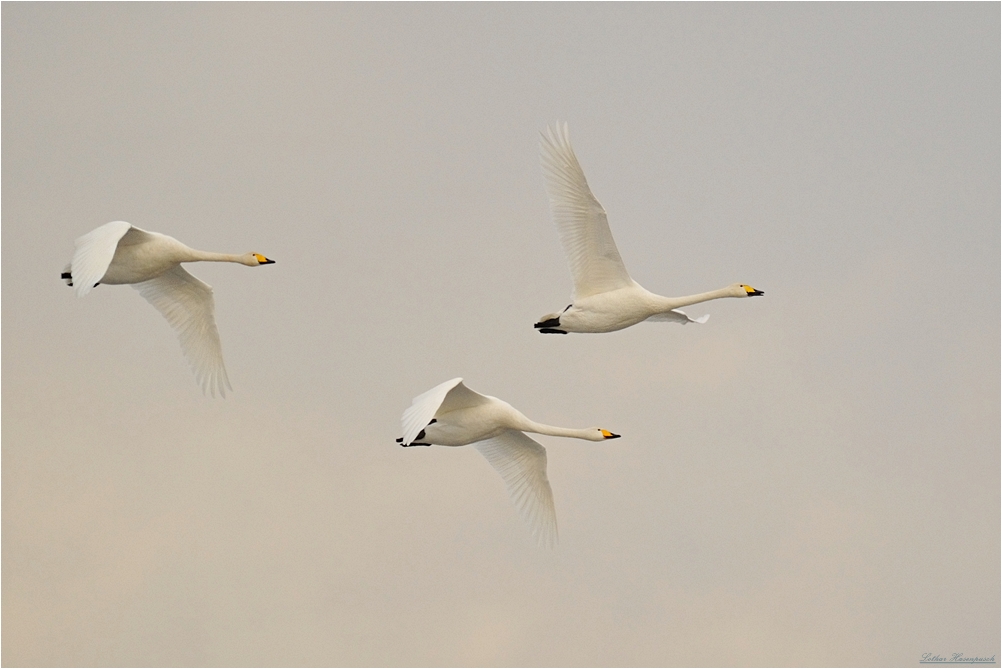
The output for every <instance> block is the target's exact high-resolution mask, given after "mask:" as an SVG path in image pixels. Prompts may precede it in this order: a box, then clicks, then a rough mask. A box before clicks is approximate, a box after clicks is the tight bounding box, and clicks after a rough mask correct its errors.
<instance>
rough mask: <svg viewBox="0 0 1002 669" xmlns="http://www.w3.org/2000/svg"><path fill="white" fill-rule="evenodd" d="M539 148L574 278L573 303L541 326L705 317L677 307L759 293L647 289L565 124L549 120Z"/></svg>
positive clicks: (595, 326) (582, 328) (577, 327)
mask: <svg viewBox="0 0 1002 669" xmlns="http://www.w3.org/2000/svg"><path fill="white" fill-rule="evenodd" d="M539 148H540V151H539V154H540V162H541V163H542V166H543V174H544V176H545V177H546V189H547V191H548V192H549V195H550V210H551V211H552V213H553V220H554V222H555V223H556V224H557V230H558V231H559V233H560V241H561V243H562V244H563V246H564V252H565V253H566V254H567V261H568V263H569V264H570V266H571V275H572V277H573V279H574V294H573V296H572V298H571V300H572V301H571V304H569V305H567V308H566V309H564V310H563V311H561V312H557V313H553V314H547V315H545V316H543V317H541V318H540V319H539V322H538V323H536V324H535V326H534V327H535V328H536V329H537V330H539V331H540V332H542V333H547V334H567V333H568V332H614V331H616V330H622V329H623V328H628V327H630V326H631V325H636V324H637V323H639V322H641V321H670V322H674V323H682V324H683V325H685V324H686V323H705V322H706V321H707V319H709V318H710V316H709V314H707V315H706V316H702V317H700V318H690V317H689V316H687V315H686V314H685V312H683V311H681V310H680V309H679V307H684V306H687V305H690V304H697V303H699V302H706V301H707V300H716V299H718V298H721V297H753V296H755V295H762V294H763V292H762V291H761V290H755V289H754V288H752V287H751V286H748V285H746V284H743V283H735V284H731V285H730V286H727V287H726V288H721V289H720V290H713V291H710V292H708V293H700V294H698V295H690V296H688V297H662V296H660V295H655V294H654V293H651V292H649V291H647V290H645V289H644V288H643V287H642V286H641V285H640V284H638V283H637V282H636V281H634V280H633V279H631V278H630V275H629V274H628V273H627V271H626V267H625V266H624V265H623V259H622V258H621V257H620V256H619V250H618V249H617V248H616V242H615V241H613V239H612V232H611V231H610V230H609V220H608V219H607V218H606V215H605V209H603V208H602V205H601V204H599V202H598V200H596V199H595V196H594V195H592V193H591V189H589V188H588V182H587V181H586V180H585V175H584V171H582V169H581V164H580V163H578V159H577V156H575V155H574V149H572V148H571V140H570V135H568V133H567V124H566V123H564V124H563V126H561V125H560V124H557V126H556V127H555V128H550V127H549V126H547V128H546V134H545V135H543V136H542V141H540V144H539Z"/></svg>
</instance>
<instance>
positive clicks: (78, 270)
mask: <svg viewBox="0 0 1002 669" xmlns="http://www.w3.org/2000/svg"><path fill="white" fill-rule="evenodd" d="M149 236H150V235H149V233H148V232H146V231H145V230H140V229H139V228H136V227H133V226H132V225H130V224H128V223H126V222H125V221H112V222H111V223H105V224H104V225H102V226H101V227H99V228H94V229H93V230H91V231H90V232H88V233H87V234H86V235H83V236H82V237H78V238H77V241H76V251H74V252H73V260H72V261H70V273H71V274H72V275H73V279H72V281H73V289H74V290H75V291H76V294H77V297H83V296H84V295H86V294H87V293H89V292H90V291H91V289H92V288H93V287H94V285H95V284H97V283H98V282H99V281H100V280H101V278H102V277H103V276H104V273H105V272H107V271H108V265H110V264H111V259H112V258H114V257H115V250H116V249H117V248H118V244H119V243H120V242H121V243H123V244H128V243H132V244H135V243H139V242H142V241H145V238H148V237H149Z"/></svg>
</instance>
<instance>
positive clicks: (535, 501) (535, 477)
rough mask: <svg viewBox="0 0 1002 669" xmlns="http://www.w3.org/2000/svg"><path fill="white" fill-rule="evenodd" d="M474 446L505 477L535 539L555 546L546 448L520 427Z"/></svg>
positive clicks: (555, 538)
mask: <svg viewBox="0 0 1002 669" xmlns="http://www.w3.org/2000/svg"><path fill="white" fill-rule="evenodd" d="M473 445H474V447H476V449H477V450H478V451H480V453H481V454H482V455H483V456H484V457H485V458H487V462H489V463H491V467H493V468H494V469H495V470H497V473H498V474H500V475H501V478H502V479H504V482H505V485H506V486H507V487H508V494H509V495H510V496H511V500H512V502H514V503H515V508H517V509H518V513H519V515H521V516H522V519H523V520H525V522H526V523H528V525H529V528H530V529H531V530H532V534H533V536H535V537H536V540H537V541H538V542H539V543H540V544H542V545H544V546H547V547H552V546H553V545H554V544H555V543H556V542H557V512H556V509H555V508H554V506H553V491H552V490H551V489H550V481H549V479H547V478H546V449H544V448H543V447H542V446H541V445H540V444H539V443H538V442H536V441H534V440H533V439H530V438H529V437H527V436H525V434H523V433H522V432H519V431H517V430H506V431H504V432H502V433H501V434H500V435H498V436H496V437H494V438H493V439H485V440H483V441H478V442H477V443H475V444H473Z"/></svg>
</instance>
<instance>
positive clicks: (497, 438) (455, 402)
mask: <svg viewBox="0 0 1002 669" xmlns="http://www.w3.org/2000/svg"><path fill="white" fill-rule="evenodd" d="M401 424H402V426H403V432H404V436H403V437H401V438H400V439H397V443H399V444H401V445H402V446H431V445H433V444H435V445H439V446H466V445H467V444H473V446H474V447H475V448H476V449H477V450H478V451H480V453H481V454H483V456H484V457H485V458H487V461H488V462H489V463H490V464H491V466H492V467H494V469H495V470H497V472H498V473H499V474H500V475H501V478H502V479H504V482H505V485H506V486H507V487H508V494H509V495H510V496H511V498H512V501H513V502H514V503H515V506H516V507H517V508H518V511H519V513H520V514H521V515H522V518H523V519H525V521H526V522H527V523H528V524H529V527H530V528H531V529H532V533H533V535H535V537H536V539H537V540H538V541H539V542H540V543H541V544H544V545H546V546H552V545H553V544H554V543H555V542H556V539H557V515H556V511H555V510H554V508H553V492H552V491H551V490H550V482H549V480H547V478H546V450H545V449H544V448H543V447H542V446H541V445H540V444H539V443H537V442H536V441H533V440H532V439H530V438H529V437H527V436H525V434H524V433H525V432H535V433H536V434H548V435H551V436H554V437H574V438H577V439H587V440H589V441H604V440H606V439H617V438H619V435H618V434H613V433H612V432H609V431H608V430H603V429H601V428H598V427H589V428H585V429H581V430H575V429H570V428H563V427H551V426H549V425H543V424H541V423H536V422H534V421H531V420H529V419H528V418H526V417H525V416H524V415H522V413H521V412H519V411H518V410H517V409H515V408H514V407H512V406H511V405H510V404H508V403H507V402H503V401H502V400H499V399H497V398H496V397H489V396H487V395H481V394H480V393H477V392H474V391H472V390H470V389H469V388H467V387H466V386H465V385H463V379H461V378H458V379H452V380H451V381H446V382H445V383H441V384H439V385H437V386H435V387H434V388H432V389H431V390H429V391H428V392H425V393H422V394H421V395H418V396H417V397H415V398H414V401H413V402H412V404H411V406H410V407H408V409H407V410H406V411H404V415H403V417H402V418H401Z"/></svg>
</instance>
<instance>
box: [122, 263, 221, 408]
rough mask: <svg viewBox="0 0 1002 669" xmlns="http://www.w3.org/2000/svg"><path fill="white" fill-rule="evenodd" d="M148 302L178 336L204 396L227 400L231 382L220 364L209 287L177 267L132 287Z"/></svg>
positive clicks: (217, 333) (219, 347) (219, 350)
mask: <svg viewBox="0 0 1002 669" xmlns="http://www.w3.org/2000/svg"><path fill="white" fill-rule="evenodd" d="M132 286H133V287H134V288H135V289H136V290H138V291H139V294H140V295H142V296H143V297H144V298H145V299H146V301H147V302H149V303H150V304H152V305H153V306H154V308H156V310H157V311H159V312H160V313H161V314H163V316H164V318H166V319H167V322H168V323H170V326H171V327H172V328H174V330H175V331H176V332H177V337H178V339H179V340H180V342H181V351H182V352H183V353H184V356H185V357H186V358H187V359H188V363H189V364H190V365H191V369H192V371H193V372H194V373H195V379H196V380H197V381H198V385H200V386H201V387H202V391H203V392H208V393H209V394H210V395H212V396H213V397H215V395H216V393H217V392H218V393H219V394H220V395H221V396H223V397H226V388H229V389H230V390H232V389H233V387H232V386H231V385H230V380H229V378H228V377H227V375H226V367H225V366H224V364H223V347H222V344H221V343H220V341H219V330H217V329H216V318H215V303H214V300H213V299H212V287H211V286H209V284H207V283H205V282H204V281H201V280H199V279H196V278H195V277H193V276H192V275H191V274H189V273H188V272H187V271H186V270H185V269H184V268H183V267H181V266H180V265H178V266H176V267H174V268H173V269H170V270H168V271H166V272H164V273H163V274H161V275H160V276H158V277H156V278H155V279H150V280H149V281H143V282H141V283H134V284H132Z"/></svg>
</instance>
